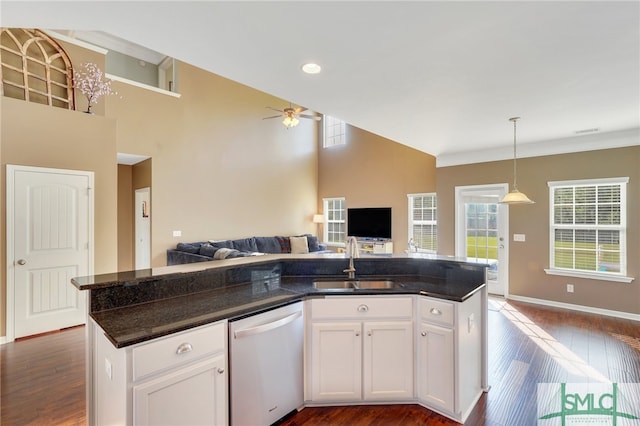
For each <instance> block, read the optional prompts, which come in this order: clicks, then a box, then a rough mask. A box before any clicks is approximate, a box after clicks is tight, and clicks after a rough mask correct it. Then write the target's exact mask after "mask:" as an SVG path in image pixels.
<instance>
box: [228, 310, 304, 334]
mask: <svg viewBox="0 0 640 426" xmlns="http://www.w3.org/2000/svg"><path fill="white" fill-rule="evenodd" d="M301 316H302V311H297V312H294V313H292V314H291V315H288V316H286V317H284V318H280V319H279V320H276V321H273V322H268V323H266V324H261V325H259V326H257V327H251V328H245V329H242V330H236V331H234V332H233V337H234V338H236V339H241V338H243V337H248V336H253V335H256V334H260V333H264V332H266V331H270V330H275V329H276V328H279V327H283V326H285V325H287V324H289V323H292V322H293V321H295V320H296V319H298V318H300V317H301Z"/></svg>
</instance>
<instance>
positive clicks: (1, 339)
mask: <svg viewBox="0 0 640 426" xmlns="http://www.w3.org/2000/svg"><path fill="white" fill-rule="evenodd" d="M5 343H9V342H8V341H7V338H6V337H5V336H0V346H1V345H4V344H5Z"/></svg>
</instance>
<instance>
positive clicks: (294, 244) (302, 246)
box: [289, 237, 309, 253]
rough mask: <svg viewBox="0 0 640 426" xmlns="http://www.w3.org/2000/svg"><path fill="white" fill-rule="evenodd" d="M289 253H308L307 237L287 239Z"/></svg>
mask: <svg viewBox="0 0 640 426" xmlns="http://www.w3.org/2000/svg"><path fill="white" fill-rule="evenodd" d="M289 241H290V242H291V253H309V245H308V244H307V237H289Z"/></svg>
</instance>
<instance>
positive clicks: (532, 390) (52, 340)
mask: <svg viewBox="0 0 640 426" xmlns="http://www.w3.org/2000/svg"><path fill="white" fill-rule="evenodd" d="M488 318H489V339H490V343H489V382H490V385H491V389H490V391H489V392H488V393H486V394H484V395H483V396H482V398H481V399H480V401H479V403H478V404H477V406H476V407H475V409H474V410H473V412H472V413H471V416H470V417H469V419H468V420H467V422H466V423H465V424H466V425H490V426H497V425H504V426H515V425H517V426H524V425H535V424H536V423H537V420H536V395H537V384H538V383H558V382H574V383H582V382H601V381H607V380H609V381H612V382H619V383H622V382H624V383H640V323H638V322H634V321H627V320H622V319H615V318H609V317H602V316H598V315H592V314H583V313H578V312H573V311H565V310H561V309H554V308H546V307H540V306H533V305H528V304H524V303H518V302H505V301H503V300H501V299H494V298H492V299H491V300H490V310H489V316H488ZM84 341H85V337H84V328H82V327H77V328H73V329H69V330H64V331H61V332H58V333H52V334H48V335H44V336H39V337H36V338H32V339H25V340H22V341H18V342H15V343H9V344H6V345H2V346H0V360H1V363H0V368H1V372H2V379H1V382H0V392H1V394H0V399H1V404H0V410H1V419H0V424H2V425H3V426H10V425H80V424H85V423H86V411H85V401H84V398H85V383H84V374H85V373H84V372H85V360H84ZM454 424H456V423H455V422H452V421H451V420H448V419H447V418H445V417H443V416H441V415H439V414H436V413H434V412H432V411H430V410H427V409H424V408H421V407H419V406H417V405H377V406H371V405H369V406H348V407H330V408H327V407H322V408H305V409H304V410H302V411H300V412H299V413H296V414H295V415H293V416H291V417H289V418H287V419H285V420H284V421H282V422H281V426H294V425H306V426H315V425H317V426H320V425H349V426H352V425H353V426H357V425H362V426H365V425H381V426H386V425H454ZM185 426H186V425H185Z"/></svg>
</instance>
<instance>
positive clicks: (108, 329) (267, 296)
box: [90, 276, 485, 348]
mask: <svg viewBox="0 0 640 426" xmlns="http://www.w3.org/2000/svg"><path fill="white" fill-rule="evenodd" d="M371 278H373V277H371ZM328 279H331V277H327V276H324V277H322V278H318V277H315V276H290V277H287V276H283V277H281V279H280V280H279V282H277V283H276V284H274V283H271V284H270V285H265V284H264V283H263V282H262V281H260V282H259V283H256V284H252V283H244V284H238V285H233V286H226V287H222V288H217V289H212V290H208V291H199V292H194V293H190V294H185V295H181V296H177V297H170V298H164V299H159V300H154V301H149V302H145V303H140V304H134V305H129V306H124V307H118V308H114V309H106V310H100V311H94V312H91V314H90V315H91V317H92V318H93V319H94V320H95V321H96V322H97V324H98V325H99V326H100V327H101V328H102V329H103V330H104V331H105V333H106V335H107V337H108V338H109V340H110V341H111V342H112V343H113V344H114V346H115V347H117V348H122V347H126V346H130V345H133V344H136V343H140V342H144V341H147V340H151V339H155V338H157V337H162V336H165V335H168V334H172V333H175V332H179V331H183V330H187V329H190V328H193V327H197V326H200V325H204V324H208V323H211V322H215V321H218V320H222V319H229V320H234V319H238V318H241V317H243V316H247V315H251V314H255V313H259V312H261V311H265V310H269V309H273V308H276V307H279V306H283V305H286V304H289V303H293V302H296V301H299V300H303V299H304V298H307V297H324V296H337V295H396V294H411V295H415V294H417V295H424V296H431V297H437V298H442V299H446V300H451V301H454V302H462V301H464V300H466V299H467V298H468V297H470V296H471V295H472V294H474V293H475V292H476V291H478V290H480V289H481V288H483V287H484V286H485V284H480V285H478V284H472V283H464V282H460V283H452V282H445V281H444V280H441V279H440V280H439V279H429V280H427V279H425V278H424V277H417V276H389V277H388V279H391V280H393V281H394V282H395V283H396V286H395V287H394V288H391V289H369V290H360V289H341V290H336V289H329V290H320V289H316V288H314V286H313V281H314V280H328ZM335 279H344V276H340V277H336V278H335ZM359 279H361V280H366V279H367V277H366V276H363V277H359ZM375 279H385V278H384V277H380V276H375Z"/></svg>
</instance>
